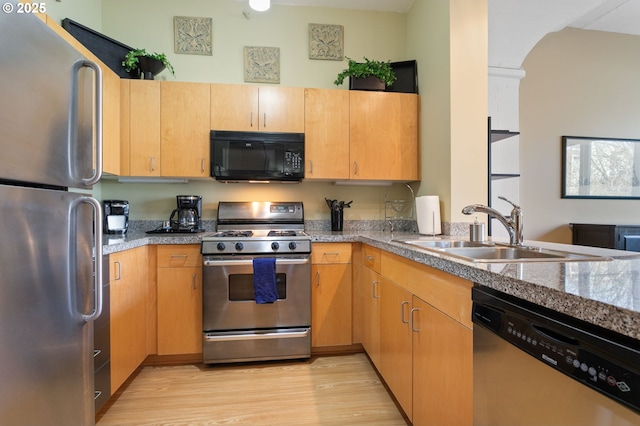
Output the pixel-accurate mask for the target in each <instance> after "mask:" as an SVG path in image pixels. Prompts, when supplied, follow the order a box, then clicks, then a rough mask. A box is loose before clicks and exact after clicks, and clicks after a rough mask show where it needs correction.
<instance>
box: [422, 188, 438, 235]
mask: <svg viewBox="0 0 640 426" xmlns="http://www.w3.org/2000/svg"><path fill="white" fill-rule="evenodd" d="M416 217H417V219H418V232H419V233H420V234H423V235H440V234H442V229H441V223H440V197H438V196H437V195H424V196H422V197H416Z"/></svg>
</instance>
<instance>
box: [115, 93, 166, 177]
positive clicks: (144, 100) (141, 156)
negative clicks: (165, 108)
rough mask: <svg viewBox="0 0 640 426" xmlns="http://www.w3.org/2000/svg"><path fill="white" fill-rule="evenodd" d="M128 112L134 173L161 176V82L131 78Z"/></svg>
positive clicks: (130, 153) (133, 174)
mask: <svg viewBox="0 0 640 426" xmlns="http://www.w3.org/2000/svg"><path fill="white" fill-rule="evenodd" d="M129 84H130V87H129V106H128V109H127V110H126V111H125V110H124V108H123V114H128V123H129V126H128V127H129V159H130V171H129V172H130V175H131V176H160V82H159V81H155V80H131V81H129Z"/></svg>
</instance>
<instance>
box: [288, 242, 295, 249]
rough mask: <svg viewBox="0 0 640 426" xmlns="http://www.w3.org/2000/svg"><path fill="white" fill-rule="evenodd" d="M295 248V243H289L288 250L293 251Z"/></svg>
mask: <svg viewBox="0 0 640 426" xmlns="http://www.w3.org/2000/svg"><path fill="white" fill-rule="evenodd" d="M296 247H297V245H296V243H295V242H293V241H291V242H290V243H289V250H295V249H296Z"/></svg>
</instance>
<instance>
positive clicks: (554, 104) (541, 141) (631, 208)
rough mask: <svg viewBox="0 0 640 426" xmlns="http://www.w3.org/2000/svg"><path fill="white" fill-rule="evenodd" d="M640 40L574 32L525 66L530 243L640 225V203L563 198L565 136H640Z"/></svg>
mask: <svg viewBox="0 0 640 426" xmlns="http://www.w3.org/2000/svg"><path fill="white" fill-rule="evenodd" d="M637 52H640V37H638V36H630V35H623V34H615V33H607V32H600V31H589V30H579V29H572V28H567V29H564V30H562V31H560V32H556V33H550V34H548V35H547V36H546V37H545V38H543V39H542V40H541V41H540V42H539V43H538V44H537V45H536V47H535V48H534V49H533V50H532V51H531V53H530V54H529V55H528V56H527V58H526V60H525V61H524V63H523V68H524V70H525V71H526V77H525V78H524V79H523V80H522V82H521V85H520V132H521V134H520V166H521V178H520V181H521V186H520V200H521V204H522V208H523V211H524V214H525V220H524V223H525V238H527V239H538V240H545V241H554V242H563V243H570V242H571V230H570V228H569V226H568V224H569V223H572V222H575V223H610V224H615V223H619V224H638V223H640V215H639V214H638V212H640V201H639V200H576V199H562V198H561V197H560V195H561V192H560V190H561V188H560V185H561V137H562V136H563V135H570V136H594V137H614V138H615V137H620V138H632V139H640V119H639V118H638V113H639V112H640V84H638V78H639V72H638V70H640V55H638V54H637Z"/></svg>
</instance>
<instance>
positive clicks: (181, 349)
mask: <svg viewBox="0 0 640 426" xmlns="http://www.w3.org/2000/svg"><path fill="white" fill-rule="evenodd" d="M201 352H202V267H191V268H159V269H158V355H174V354H193V353H201Z"/></svg>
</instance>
